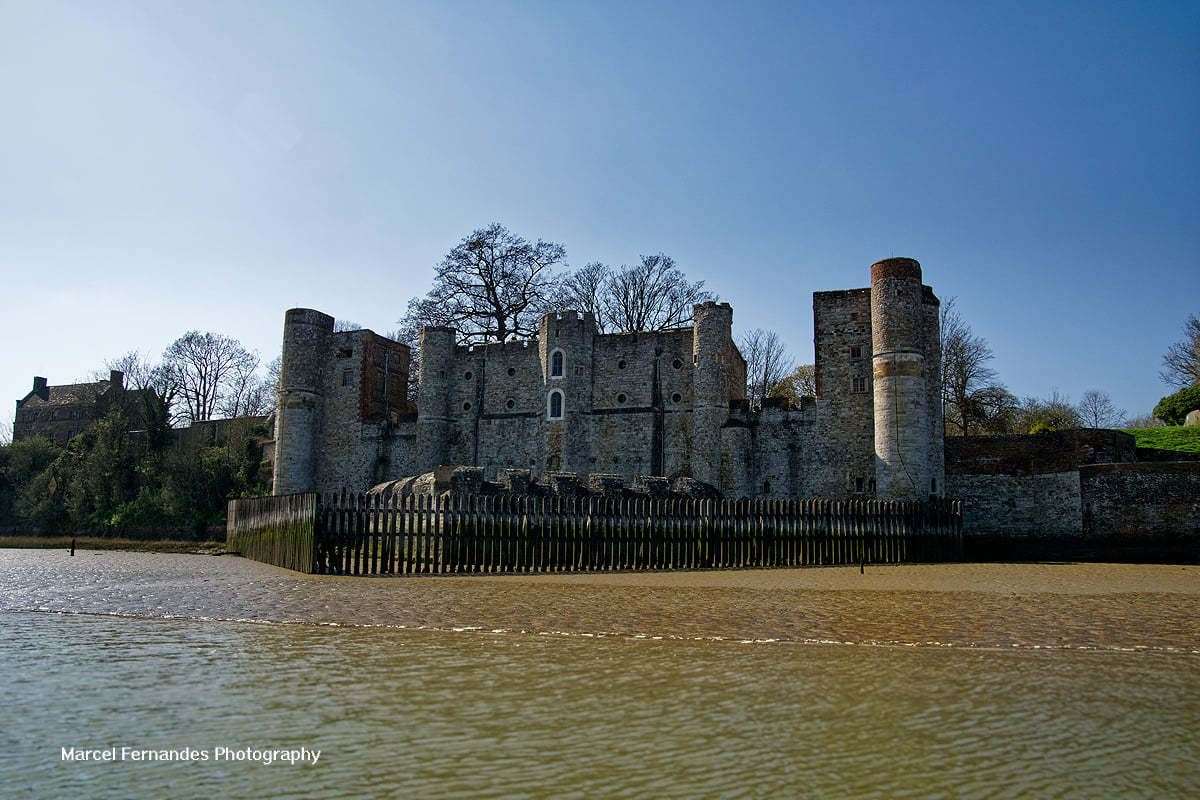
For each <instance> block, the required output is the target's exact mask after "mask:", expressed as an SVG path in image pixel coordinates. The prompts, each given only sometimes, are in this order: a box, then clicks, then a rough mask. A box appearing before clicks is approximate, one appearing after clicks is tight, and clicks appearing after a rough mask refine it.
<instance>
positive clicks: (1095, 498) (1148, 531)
mask: <svg viewBox="0 0 1200 800" xmlns="http://www.w3.org/2000/svg"><path fill="white" fill-rule="evenodd" d="M1079 480H1080V487H1081V495H1082V501H1083V503H1082V506H1083V507H1082V510H1083V534H1084V536H1087V537H1103V536H1121V537H1132V536H1136V537H1159V538H1162V537H1166V538H1171V537H1181V536H1182V537H1189V538H1192V539H1193V540H1195V542H1196V544H1198V545H1200V462H1194V461H1180V462H1157V463H1144V464H1088V465H1085V466H1082V467H1080V469H1079Z"/></svg>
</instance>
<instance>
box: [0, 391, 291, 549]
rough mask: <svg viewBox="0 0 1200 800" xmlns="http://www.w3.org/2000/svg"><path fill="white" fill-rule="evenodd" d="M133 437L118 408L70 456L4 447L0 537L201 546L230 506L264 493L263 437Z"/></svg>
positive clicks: (36, 442)
mask: <svg viewBox="0 0 1200 800" xmlns="http://www.w3.org/2000/svg"><path fill="white" fill-rule="evenodd" d="M128 431H129V423H128V419H127V418H126V417H125V416H124V414H123V412H122V411H121V409H119V408H115V409H113V410H112V411H110V412H109V414H108V415H106V416H105V417H104V418H103V419H101V420H99V421H97V422H96V423H95V424H93V425H92V426H91V427H90V428H88V430H86V431H85V432H84V433H82V434H81V435H79V436H76V437H75V438H74V439H72V440H71V441H70V443H69V444H68V445H67V446H66V448H62V449H60V448H57V447H55V446H54V445H52V444H51V443H50V442H48V441H46V440H44V439H39V438H33V439H27V440H22V441H20V442H17V443H15V444H13V445H9V446H6V447H0V529H12V530H31V531H39V532H43V533H55V532H70V533H96V534H100V535H105V536H113V535H120V534H122V533H130V532H132V533H147V532H157V533H160V534H161V533H163V532H177V531H188V532H190V533H191V534H192V535H194V536H196V537H197V538H199V537H201V536H203V534H204V532H205V530H206V529H207V528H209V527H210V526H213V525H216V524H219V523H220V522H221V520H222V519H223V518H224V514H225V507H226V503H227V501H228V500H229V499H231V498H233V497H240V496H247V495H254V494H263V493H265V492H266V490H267V486H266V480H267V477H268V476H266V475H265V473H264V472H263V470H262V456H261V450H260V447H259V444H258V437H259V436H261V435H262V434H263V433H265V431H263V430H255V429H238V428H236V427H235V428H234V429H233V432H232V433H231V434H230V438H229V441H227V442H225V443H224V444H221V445H219V446H207V445H203V444H199V443H196V442H194V441H192V440H190V439H189V438H188V437H186V436H176V437H171V438H170V439H169V440H168V442H167V443H166V444H162V445H160V444H157V443H156V442H155V440H154V439H152V437H150V436H148V435H145V434H140V433H134V434H131V433H129V432H128Z"/></svg>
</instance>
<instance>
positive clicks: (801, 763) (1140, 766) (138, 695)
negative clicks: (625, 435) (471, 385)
mask: <svg viewBox="0 0 1200 800" xmlns="http://www.w3.org/2000/svg"><path fill="white" fill-rule="evenodd" d="M1114 569H1115V568H1114ZM815 574H816V573H814V572H812V571H809V572H808V573H806V574H805V575H807V576H811V575H815ZM823 574H824V573H823ZM895 574H899V575H903V574H904V573H895ZM1072 574H1074V573H1068V572H1064V573H1063V576H1064V581H1063V582H1062V587H1061V593H1059V592H1055V593H1047V592H1044V591H1039V592H1030V591H999V590H989V591H982V590H979V591H972V590H968V589H967V588H964V587H963V586H952V588H951V589H950V590H946V591H931V590H928V589H924V590H893V589H884V588H869V587H870V586H872V584H864V586H865V587H868V588H869V590H868V589H864V588H861V587H860V588H855V589H854V590H835V589H828V588H824V589H822V588H813V586H811V585H809V584H811V583H812V581H813V580H815V579H814V578H811V577H805V576H801V578H797V579H792V578H788V577H787V575H786V573H778V574H777V575H768V574H765V573H764V577H762V578H761V579H750V580H746V581H743V582H742V583H739V582H738V581H739V579H735V578H726V577H723V576H716V577H713V578H711V579H696V580H693V581H691V582H690V583H689V581H686V580H685V581H683V582H682V583H680V585H671V582H670V580H666V579H658V578H653V577H646V578H644V579H640V578H637V577H636V576H635V577H633V578H630V579H628V580H620V581H616V582H605V581H595V580H593V581H588V580H581V581H579V582H572V581H565V580H564V581H523V580H512V579H505V580H490V579H488V580H425V581H410V580H375V581H362V580H360V581H347V580H330V579H315V578H309V577H304V576H296V575H292V574H290V573H285V572H283V571H280V570H275V569H272V568H269V567H264V566H262V565H257V564H253V563H250V562H246V561H242V560H238V559H229V558H213V557H203V556H190V557H189V556H159V555H149V554H130V553H119V554H118V553H112V554H81V555H80V556H77V557H76V558H75V559H74V560H70V559H66V558H65V557H63V556H62V555H61V554H49V553H35V552H22V551H4V550H0V642H2V645H0V797H57V796H64V797H129V796H154V797H158V796H171V797H192V796H204V797H226V796H239V797H240V796H246V797H272V796H278V797H318V796H330V795H340V796H368V795H372V794H376V795H378V794H387V793H394V794H397V795H408V794H411V795H416V796H502V795H512V794H523V795H532V796H570V795H576V796H627V797H663V796H677V797H691V796H714V795H715V796H753V797H759V796H786V797H790V796H861V797H899V796H928V795H931V794H935V795H936V794H941V795H953V796H966V797H972V796H975V797H993V796H1001V797H1002V796H1079V797H1095V796H1115V795H1120V796H1142V797H1164V796H1167V797H1171V796H1173V797H1194V796H1197V794H1198V793H1200V632H1198V630H1197V625H1198V624H1200V623H1198V622H1197V616H1198V610H1200V609H1198V607H1197V593H1195V592H1191V591H1188V590H1187V581H1189V580H1190V579H1191V576H1192V575H1194V574H1197V573H1186V574H1184V579H1182V582H1181V579H1180V578H1179V577H1178V574H1176V573H1152V575H1162V576H1165V577H1162V578H1154V579H1151V580H1150V581H1149V584H1150V587H1149V588H1157V589H1158V591H1110V590H1106V591H1099V590H1097V591H1089V590H1088V588H1087V587H1088V581H1092V580H1094V579H1095V577H1096V576H1094V575H1092V576H1089V577H1088V581H1083V582H1082V583H1081V584H1080V585H1078V586H1071V585H1068V584H1069V581H1068V580H1066V579H1067V578H1069V577H1070V575H1072ZM1117 574H1118V573H1117V572H1114V573H1113V575H1117ZM1120 574H1121V575H1125V576H1126V578H1127V577H1128V573H1120ZM1172 575H1175V577H1174V578H1171V579H1170V580H1167V578H1170V576H1172ZM1104 577H1105V576H1104V574H1103V573H1102V574H1101V575H1100V578H1101V581H1100V583H1101V585H1103V584H1105V580H1104ZM752 578H753V576H752ZM1126 578H1122V580H1124V579H1126ZM972 580H974V579H973V578H972ZM972 580H967V581H966V584H970V583H971V582H972ZM723 582H724V583H723ZM1056 583H1057V582H1056ZM853 585H854V586H856V587H858V584H853ZM1181 586H1182V587H1183V588H1182V589H1181V588H1180V587H1181ZM1142 588H1145V587H1142ZM236 620H258V622H246V621H236ZM278 623H292V624H278ZM360 623H362V624H360ZM834 642H836V644H834ZM72 745H74V746H79V747H91V748H96V747H107V746H113V745H116V746H120V745H129V746H133V747H137V748H147V749H156V748H181V747H193V748H209V749H211V748H215V747H217V746H221V745H225V746H231V747H256V748H264V747H268V748H270V747H278V748H289V747H301V746H303V747H307V748H310V749H319V750H321V751H322V756H321V760H320V761H319V762H318V763H317V764H316V765H315V766H311V765H309V766H291V765H287V764H273V765H271V766H265V765H260V764H250V763H221V764H214V763H201V764H180V763H149V764H148V763H129V762H126V763H116V764H71V763H63V762H61V761H60V750H59V748H61V747H64V746H67V747H69V746H72Z"/></svg>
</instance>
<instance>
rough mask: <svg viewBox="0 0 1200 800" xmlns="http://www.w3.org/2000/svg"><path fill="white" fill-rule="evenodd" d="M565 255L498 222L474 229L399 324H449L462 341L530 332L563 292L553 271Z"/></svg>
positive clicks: (552, 245) (492, 339)
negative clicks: (523, 236) (424, 294)
mask: <svg viewBox="0 0 1200 800" xmlns="http://www.w3.org/2000/svg"><path fill="white" fill-rule="evenodd" d="M565 255H566V250H565V249H564V248H563V246H562V245H561V244H555V243H554V242H545V241H542V240H541V239H539V240H538V241H537V242H533V243H531V242H528V241H526V240H525V239H523V238H521V237H520V236H517V235H515V234H513V233H511V232H510V231H509V230H508V229H507V228H505V227H504V226H503V225H501V224H499V223H493V224H491V225H489V226H488V227H486V228H480V229H479V230H476V231H473V232H472V233H471V234H470V235H469V236H467V237H466V238H465V239H463V240H462V241H461V242H459V244H458V245H457V246H456V247H455V248H454V249H453V250H451V251H450V252H449V253H447V254H446V256H445V258H443V259H442V261H441V262H440V263H439V264H438V265H437V267H436V268H435V270H434V279H433V288H431V289H430V290H429V294H427V295H426V296H425V297H418V298H413V299H412V300H411V301H409V304H408V312H407V313H406V314H405V317H404V319H402V320H401V326H402V328H403V329H406V330H411V331H413V332H415V331H419V330H420V329H421V328H422V327H423V326H425V325H450V326H452V327H454V328H455V329H457V330H458V334H459V338H460V340H461V341H462V342H463V343H477V342H502V341H505V340H506V339H508V338H509V337H512V336H521V337H524V336H532V335H533V334H534V333H535V332H536V331H537V326H538V323H539V321H540V319H541V316H542V314H543V313H545V312H546V311H547V310H549V308H550V307H551V306H552V304H553V302H554V300H555V299H556V297H557V296H558V294H559V292H558V278H557V276H556V275H554V273H553V269H554V267H555V266H557V265H558V264H560V263H561V262H562V260H563V257H564V256H565Z"/></svg>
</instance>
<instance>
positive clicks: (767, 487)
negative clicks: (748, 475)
mask: <svg viewBox="0 0 1200 800" xmlns="http://www.w3.org/2000/svg"><path fill="white" fill-rule="evenodd" d="M770 493H771V482H770V481H769V480H766V481H763V494H770Z"/></svg>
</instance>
